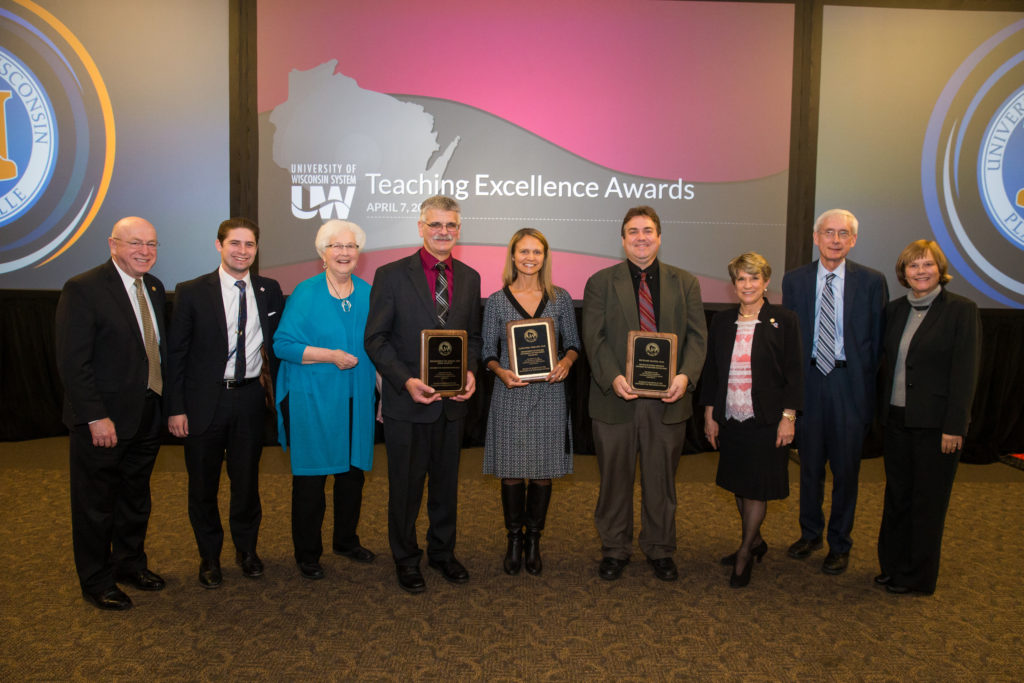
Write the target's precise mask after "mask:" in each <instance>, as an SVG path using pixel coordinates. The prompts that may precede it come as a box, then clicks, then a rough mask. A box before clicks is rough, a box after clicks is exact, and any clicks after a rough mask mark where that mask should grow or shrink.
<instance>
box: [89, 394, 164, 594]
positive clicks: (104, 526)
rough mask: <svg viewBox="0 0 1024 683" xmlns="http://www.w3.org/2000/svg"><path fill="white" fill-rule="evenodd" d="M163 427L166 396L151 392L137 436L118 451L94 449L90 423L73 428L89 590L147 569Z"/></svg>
mask: <svg viewBox="0 0 1024 683" xmlns="http://www.w3.org/2000/svg"><path fill="white" fill-rule="evenodd" d="M160 423H161V416H160V398H159V396H157V395H156V394H150V395H149V396H147V398H146V405H145V407H144V409H143V411H142V419H141V420H140V421H139V428H138V429H137V430H136V432H135V434H134V435H133V436H132V437H131V438H127V439H122V438H119V439H118V442H117V445H116V446H114V447H113V448H97V447H95V446H93V445H92V434H91V433H90V432H89V425H86V424H83V425H76V426H75V427H74V429H72V430H71V439H70V451H71V455H70V489H71V538H72V543H73V547H74V555H75V568H76V569H77V571H78V581H79V583H80V584H81V586H82V590H83V591H87V592H90V593H96V592H100V591H104V590H106V589H108V588H112V587H113V586H114V579H115V574H116V573H117V572H132V571H137V570H140V569H145V568H146V551H145V541H146V529H147V527H148V526H149V513H150V510H151V509H152V501H151V499H150V494H149V477H150V474H152V472H153V464H154V463H155V462H156V454H157V452H158V451H159V450H160ZM115 426H116V425H115Z"/></svg>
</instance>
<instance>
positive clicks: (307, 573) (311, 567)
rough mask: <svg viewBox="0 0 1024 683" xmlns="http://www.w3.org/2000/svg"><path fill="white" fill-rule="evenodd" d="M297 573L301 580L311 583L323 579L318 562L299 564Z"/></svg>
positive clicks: (321, 568) (322, 569) (322, 572)
mask: <svg viewBox="0 0 1024 683" xmlns="http://www.w3.org/2000/svg"><path fill="white" fill-rule="evenodd" d="M299 573H300V574H302V578H304V579H311V580H313V581H316V580H318V579H322V578H324V568H323V567H321V566H320V563H319V562H299Z"/></svg>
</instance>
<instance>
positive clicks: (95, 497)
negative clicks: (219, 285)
mask: <svg viewBox="0 0 1024 683" xmlns="http://www.w3.org/2000/svg"><path fill="white" fill-rule="evenodd" d="M107 241H108V244H109V246H110V257H111V258H110V261H108V262H106V263H104V264H103V265H101V266H99V267H97V268H93V269H92V270H89V271H87V272H85V273H82V274H81V275H77V276H75V277H73V278H71V279H70V280H68V282H67V283H66V284H65V285H64V289H63V291H62V292H61V295H60V301H59V303H58V304H57V320H56V322H57V367H58V370H59V372H60V377H61V382H62V383H63V384H64V423H65V424H66V425H67V427H68V429H69V430H70V450H71V456H70V484H71V487H70V488H71V535H72V540H73V543H74V555H75V567H76V568H77V571H78V580H79V583H80V584H81V587H82V595H83V596H84V597H85V599H86V600H87V601H88V602H90V603H92V604H93V605H95V606H96V607H98V608H100V609H106V610H126V609H129V608H131V607H132V601H131V598H129V597H128V596H127V595H126V594H125V593H124V592H123V591H121V590H120V589H119V588H118V587H117V585H116V583H127V584H129V585H131V586H134V587H135V588H138V589H140V590H145V591H155V590H161V589H162V588H163V587H164V580H163V579H162V578H160V577H159V576H157V575H156V574H155V573H153V572H152V571H150V570H149V568H148V566H147V559H146V552H145V548H144V546H145V540H146V528H147V526H148V524H149V513H150V509H151V507H152V501H151V500H150V492H149V477H150V474H151V473H152V471H153V463H154V462H155V461H156V454H157V451H159V450H160V426H161V424H162V419H161V411H160V396H161V394H162V393H163V373H162V370H161V368H162V366H163V356H164V349H165V340H164V287H163V284H161V282H160V280H158V279H157V278H155V277H153V276H152V275H150V274H149V271H150V269H151V268H152V267H153V264H154V263H156V250H157V246H158V242H157V240H156V228H154V227H153V225H152V224H151V223H150V222H149V221H147V220H145V219H144V218H138V217H134V216H133V217H129V218H122V219H121V220H119V221H118V222H117V223H116V224H115V225H114V229H113V231H112V232H111V235H110V238H109V239H108V240H107Z"/></svg>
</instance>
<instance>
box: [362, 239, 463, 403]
mask: <svg viewBox="0 0 1024 683" xmlns="http://www.w3.org/2000/svg"><path fill="white" fill-rule="evenodd" d="M452 269H453V275H452V294H453V297H452V301H451V307H450V308H449V309H448V327H449V328H451V329H453V330H466V332H467V335H468V339H467V342H468V343H467V348H466V362H467V368H468V369H469V371H471V372H472V373H473V374H474V375H476V374H477V366H478V364H479V362H480V349H481V347H482V346H483V338H482V337H481V336H480V275H479V274H478V273H477V272H476V271H475V270H473V269H472V268H470V267H469V266H467V265H466V264H464V263H462V262H461V261H456V260H455V259H452ZM436 327H437V319H436V317H435V315H434V300H433V298H431V296H430V286H429V285H428V284H427V276H426V274H425V273H424V272H423V263H422V261H421V260H420V253H419V250H417V251H416V252H415V253H413V254H412V255H411V256H407V257H406V258H403V259H399V260H397V261H392V262H391V263H388V264H386V265H383V266H381V267H380V268H378V269H377V272H376V273H375V274H374V276H373V288H372V289H371V290H370V313H369V317H368V318H367V320H366V335H365V337H364V342H365V346H366V353H367V355H369V356H370V360H372V361H373V364H374V366H375V367H376V368H377V372H379V373H380V374H381V377H383V378H384V382H383V384H382V396H381V402H382V411H383V414H384V415H386V416H388V417H393V418H395V419H398V420H406V421H408V422H434V421H435V420H437V418H438V417H440V416H441V411H442V409H443V410H444V413H445V415H447V416H448V418H449V419H451V420H455V419H458V418H461V417H465V415H466V411H467V406H466V402H465V401H452V400H450V399H444V400H443V401H435V402H434V403H431V404H429V405H424V404H421V403H416V402H415V401H413V400H412V397H411V396H409V392H408V391H406V390H405V382H406V380H408V379H409V378H410V377H419V375H420V332H421V331H422V330H432V329H435V328H436Z"/></svg>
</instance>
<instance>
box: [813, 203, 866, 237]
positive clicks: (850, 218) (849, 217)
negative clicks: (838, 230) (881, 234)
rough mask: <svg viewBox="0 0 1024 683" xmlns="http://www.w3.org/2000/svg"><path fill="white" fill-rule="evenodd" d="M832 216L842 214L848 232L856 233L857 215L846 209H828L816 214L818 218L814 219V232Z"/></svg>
mask: <svg viewBox="0 0 1024 683" xmlns="http://www.w3.org/2000/svg"><path fill="white" fill-rule="evenodd" d="M832 216H842V217H843V218H845V219H846V225H847V227H849V228H850V232H852V233H853V234H854V235H856V234H857V217H856V216H854V215H853V214H852V213H851V212H849V211H847V210H846V209H829V210H828V211H826V212H825V213H823V214H821V215H820V216H818V220H816V221H814V232H818V230H819V229H821V224H822V223H824V222H825V221H827V220H828V219H829V218H832Z"/></svg>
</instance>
